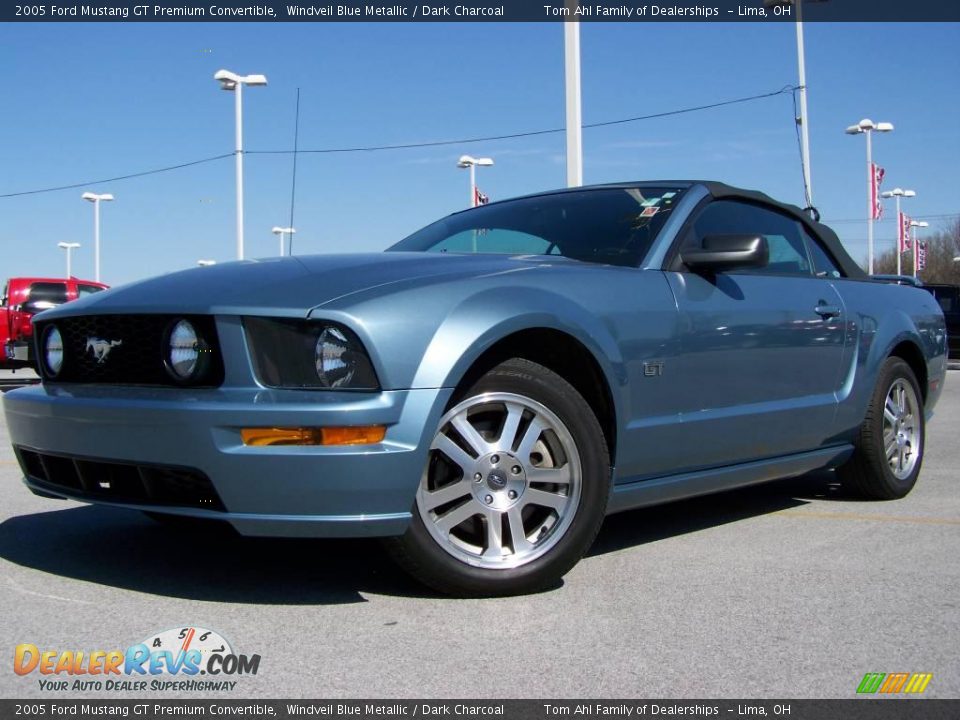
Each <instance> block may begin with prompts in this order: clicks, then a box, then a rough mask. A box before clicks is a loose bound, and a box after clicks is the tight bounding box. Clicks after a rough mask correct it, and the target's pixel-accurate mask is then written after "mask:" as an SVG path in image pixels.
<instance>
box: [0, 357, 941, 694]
mask: <svg viewBox="0 0 960 720" xmlns="http://www.w3.org/2000/svg"><path fill="white" fill-rule="evenodd" d="M958 428H960V372H957V371H952V372H951V373H950V375H949V377H948V380H947V384H946V388H945V391H944V396H943V398H942V400H941V403H940V405H939V406H938V408H937V414H936V417H935V418H934V419H933V421H932V422H931V424H930V425H929V428H928V444H927V452H926V460H925V464H924V468H923V472H922V474H921V477H920V481H919V484H918V486H917V488H916V489H915V490H914V492H913V493H912V494H911V495H910V496H908V497H907V498H906V499H904V500H901V501H894V502H885V503H865V502H859V501H855V500H853V499H851V498H849V497H847V496H845V495H844V493H843V490H842V489H841V488H838V487H837V486H836V484H835V482H834V480H833V477H832V476H831V475H829V474H819V475H816V476H812V477H806V478H802V479H797V480H789V481H780V482H777V483H772V484H768V485H766V486H761V487H758V488H753V489H748V490H742V491H736V492H730V493H726V494H723V495H718V496H713V497H708V498H702V499H696V500H692V501H685V502H682V503H676V504H674V505H670V506H666V507H661V508H653V509H647V510H642V511H634V512H630V513H625V514H622V515H617V516H614V517H611V518H609V519H608V520H607V522H606V525H605V526H604V528H603V530H602V531H601V534H600V537H599V540H598V542H597V544H596V546H595V547H594V548H593V550H592V552H591V553H590V554H589V556H588V557H587V558H585V559H584V560H583V561H582V562H581V563H580V564H579V565H578V566H577V567H576V568H575V569H574V570H573V571H572V572H571V573H570V574H569V575H568V576H567V577H566V579H565V581H564V582H563V584H562V586H560V587H557V588H556V589H554V590H551V591H549V592H545V593H543V594H540V595H536V596H529V597H520V598H507V599H498V600H482V601H480V600H478V601H472V600H471V601H464V600H449V599H446V598H442V597H437V596H435V595H433V594H431V593H430V592H428V591H426V590H424V589H423V588H421V587H420V586H418V585H417V584H415V583H414V582H412V581H411V580H408V579H407V577H406V576H405V575H404V574H403V573H402V572H400V571H399V570H397V569H395V568H394V567H393V565H392V564H391V562H390V561H389V559H388V558H387V557H386V556H385V555H384V553H383V552H382V551H381V550H380V547H379V545H378V544H377V543H376V542H373V541H314V540H311V541H295V540H262V539H244V538H238V537H234V536H232V535H230V534H228V533H217V532H202V531H198V530H197V529H195V528H194V529H187V530H183V531H181V532H172V531H170V530H169V529H166V528H165V527H162V526H160V525H158V524H156V523H154V522H153V521H151V520H149V519H148V518H146V517H143V516H141V515H140V514H138V513H135V512H128V511H118V510H109V509H102V508H96V507H91V506H85V505H81V504H78V503H73V502H65V501H54V500H43V499H40V498H37V497H34V496H33V495H31V494H30V493H29V492H27V490H26V489H25V488H23V486H22V485H21V484H20V475H19V470H18V467H17V465H16V461H15V460H14V456H13V453H12V451H11V449H10V447H9V443H8V439H7V434H6V427H5V425H3V424H0V500H2V501H0V573H2V579H0V606H2V607H3V614H2V621H0V625H2V630H0V637H2V641H0V652H2V653H5V654H6V657H7V660H6V662H4V663H3V665H2V668H3V669H2V670H0V696H2V697H5V698H27V697H38V696H44V695H45V696H47V697H48V698H57V697H59V698H70V699H75V698H78V697H83V696H84V695H88V696H95V697H159V696H161V695H159V694H157V693H129V692H123V691H120V692H113V691H111V692H107V691H100V692H90V693H57V692H53V693H51V692H49V691H46V692H45V691H42V690H41V689H40V687H39V684H38V680H37V677H38V675H37V674H36V673H34V674H33V675H31V676H27V677H19V676H17V675H15V674H14V673H13V672H12V668H11V663H10V660H11V657H12V655H13V650H14V646H15V645H17V644H19V643H25V642H29V643H33V644H35V645H37V646H38V647H40V648H42V649H43V648H49V649H58V650H68V649H70V650H79V649H85V650H98V649H99V650H111V649H115V648H126V647H128V646H129V645H131V644H134V643H137V642H139V641H141V640H143V639H144V638H146V637H147V636H148V635H150V634H151V633H155V632H156V631H160V630H164V629H168V628H177V627H181V626H187V625H194V626H201V627H204V628H210V629H214V630H216V631H218V632H219V633H221V634H222V635H223V636H224V637H226V638H227V639H228V640H229V641H230V642H231V643H232V645H233V648H234V650H235V651H238V652H242V653H246V654H253V653H256V654H259V655H260V656H261V658H262V660H261V664H260V667H259V673H258V674H257V675H256V676H248V677H243V678H241V679H240V680H239V681H238V685H237V687H236V689H235V691H233V692H227V693H219V694H218V695H217V696H218V697H224V698H228V697H246V698H254V697H287V698H290V697H309V698H318V697H328V698H338V697H339V698H371V697H380V698H390V697H411V698H418V697H435V698H442V697H448V698H502V697H507V698H522V697H593V698H620V697H622V698H639V697H643V698H705V697H757V698H770V699H776V698H813V697H827V698H849V697H854V696H855V689H856V686H857V684H858V683H859V682H860V679H861V678H862V677H863V675H864V673H866V672H887V673H890V672H908V673H912V672H929V673H933V680H932V681H931V682H930V685H929V686H928V688H927V690H926V693H925V694H926V695H927V696H931V697H941V698H942V697H954V698H955V697H960V657H958V653H957V647H958V646H960V599H958V596H957V590H958V588H960V559H958V558H960V486H958V471H957V468H958V467H960V443H958V441H957V440H958V438H957V429H958ZM72 679H73V678H71V680H72ZM163 696H165V697H175V696H177V694H176V693H173V694H164V695H163ZM181 696H182V697H202V695H198V694H196V693H186V694H184V695H181Z"/></svg>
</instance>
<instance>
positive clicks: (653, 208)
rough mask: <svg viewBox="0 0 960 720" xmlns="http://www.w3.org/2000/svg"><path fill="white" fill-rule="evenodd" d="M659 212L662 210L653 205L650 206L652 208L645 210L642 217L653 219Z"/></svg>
mask: <svg viewBox="0 0 960 720" xmlns="http://www.w3.org/2000/svg"><path fill="white" fill-rule="evenodd" d="M659 210H660V208H658V207H657V206H655V205H652V206H650V207H646V208H644V209H643V212H642V213H640V217H653V216H654V215H656V214H657V212H658V211H659Z"/></svg>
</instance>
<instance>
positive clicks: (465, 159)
mask: <svg viewBox="0 0 960 720" xmlns="http://www.w3.org/2000/svg"><path fill="white" fill-rule="evenodd" d="M492 165H493V159H492V158H475V157H473V156H472V155H461V156H460V159H459V160H457V167H458V168H469V169H470V207H476V206H477V174H476V173H477V170H476V169H477V167H490V166H492Z"/></svg>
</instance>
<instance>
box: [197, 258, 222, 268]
mask: <svg viewBox="0 0 960 720" xmlns="http://www.w3.org/2000/svg"><path fill="white" fill-rule="evenodd" d="M216 264H217V261H216V260H203V259H200V260H197V265H199V266H200V267H210V266H211V265H216Z"/></svg>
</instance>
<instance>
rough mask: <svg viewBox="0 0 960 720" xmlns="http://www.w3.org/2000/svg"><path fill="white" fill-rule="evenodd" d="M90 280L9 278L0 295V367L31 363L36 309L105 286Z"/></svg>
mask: <svg viewBox="0 0 960 720" xmlns="http://www.w3.org/2000/svg"><path fill="white" fill-rule="evenodd" d="M106 289H107V286H106V285H104V284H102V283H98V282H93V281H92V280H77V279H76V278H67V279H63V278H10V279H9V280H8V281H7V283H6V285H4V286H3V296H2V297H0V368H3V369H16V368H22V367H29V366H32V364H33V348H32V342H31V341H32V339H33V326H32V325H31V324H30V321H31V319H32V318H33V316H34V315H36V314H37V313H38V312H42V311H43V310H49V309H50V308H52V307H56V306H57V305H62V304H63V303H65V302H70V301H71V300H76V299H77V298H81V297H83V296H85V295H90V294H92V293H96V292H100V291H101V290H106Z"/></svg>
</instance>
